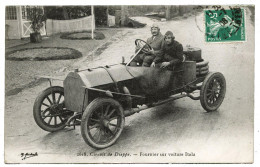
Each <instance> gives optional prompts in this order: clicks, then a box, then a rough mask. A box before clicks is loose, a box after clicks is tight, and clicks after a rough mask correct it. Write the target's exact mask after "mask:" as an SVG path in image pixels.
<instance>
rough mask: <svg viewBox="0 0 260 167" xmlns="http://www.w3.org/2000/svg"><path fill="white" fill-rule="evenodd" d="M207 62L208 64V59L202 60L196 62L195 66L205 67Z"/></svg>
mask: <svg viewBox="0 0 260 167" xmlns="http://www.w3.org/2000/svg"><path fill="white" fill-rule="evenodd" d="M208 64H209V62H208V61H202V62H199V63H196V68H198V67H206V66H207V65H208Z"/></svg>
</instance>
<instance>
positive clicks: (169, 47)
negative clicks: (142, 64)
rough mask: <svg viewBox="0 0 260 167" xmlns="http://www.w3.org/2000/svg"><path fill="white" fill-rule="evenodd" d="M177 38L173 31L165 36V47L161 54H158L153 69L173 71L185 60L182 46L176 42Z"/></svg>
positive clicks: (152, 65)
mask: <svg viewBox="0 0 260 167" xmlns="http://www.w3.org/2000/svg"><path fill="white" fill-rule="evenodd" d="M174 39H175V37H174V35H173V33H172V32H171V31H167V32H166V33H165V35H164V41H165V42H164V46H163V48H162V52H161V54H158V55H157V56H156V58H155V59H154V60H153V63H152V64H151V67H160V68H166V69H169V70H173V69H174V67H175V66H176V65H177V64H178V63H180V62H182V60H183V47H182V44H180V43H179V42H177V41H175V40H174Z"/></svg>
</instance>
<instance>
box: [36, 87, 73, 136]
mask: <svg viewBox="0 0 260 167" xmlns="http://www.w3.org/2000/svg"><path fill="white" fill-rule="evenodd" d="M71 115H73V112H68V111H66V110H65V109H64V89H63V87H60V86H53V87H49V88H47V89H45V90H44V91H43V92H41V94H40V95H39V96H38V97H37V98H36V100H35V102H34V106H33V116H34V120H35V122H36V124H37V125H38V126H39V127H40V128H42V129H43V130H46V131H48V132H55V131H58V130H61V129H63V128H64V127H65V126H66V125H65V123H66V121H67V120H68V117H70V116H71Z"/></svg>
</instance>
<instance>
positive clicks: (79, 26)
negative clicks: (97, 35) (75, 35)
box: [46, 16, 95, 36]
mask: <svg viewBox="0 0 260 167" xmlns="http://www.w3.org/2000/svg"><path fill="white" fill-rule="evenodd" d="M91 19H92V16H87V17H84V18H80V19H73V20H52V19H48V20H47V21H46V31H47V35H48V36H49V35H52V34H56V33H61V32H75V31H83V30H91ZM94 29H95V24H94Z"/></svg>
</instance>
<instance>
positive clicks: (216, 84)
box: [200, 72, 226, 112]
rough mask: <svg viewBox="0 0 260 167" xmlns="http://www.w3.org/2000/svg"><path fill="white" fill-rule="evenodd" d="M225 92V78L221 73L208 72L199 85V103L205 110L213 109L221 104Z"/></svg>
mask: <svg viewBox="0 0 260 167" xmlns="http://www.w3.org/2000/svg"><path fill="white" fill-rule="evenodd" d="M225 94H226V80H225V78H224V76H223V74H221V73H219V72H216V73H209V74H208V75H207V76H206V78H205V80H204V82H203V84H202V87H201V91H200V103H201V105H202V107H203V108H204V109H205V110H206V111H208V112H209V111H215V110H217V109H218V108H219V106H220V105H221V104H222V102H223V100H224V97H225Z"/></svg>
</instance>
